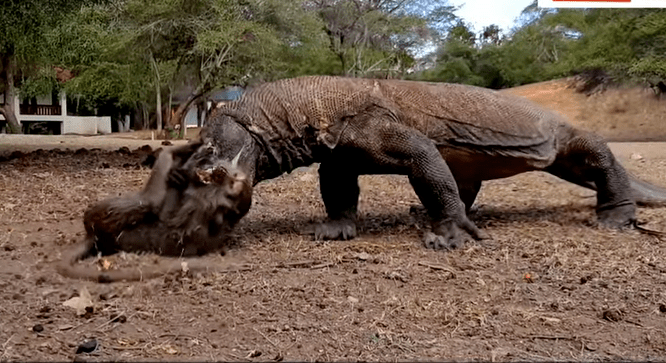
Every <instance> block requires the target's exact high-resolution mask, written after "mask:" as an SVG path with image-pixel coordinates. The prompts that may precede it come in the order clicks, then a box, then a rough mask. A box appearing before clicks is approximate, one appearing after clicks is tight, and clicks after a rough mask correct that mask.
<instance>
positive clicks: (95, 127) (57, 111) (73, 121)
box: [0, 91, 111, 135]
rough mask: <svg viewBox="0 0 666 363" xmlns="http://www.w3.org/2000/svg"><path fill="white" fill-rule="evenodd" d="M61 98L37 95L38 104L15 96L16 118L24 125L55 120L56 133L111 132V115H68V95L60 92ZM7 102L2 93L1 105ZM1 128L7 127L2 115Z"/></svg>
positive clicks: (85, 133) (0, 116) (0, 95)
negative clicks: (26, 102) (25, 101)
mask: <svg viewBox="0 0 666 363" xmlns="http://www.w3.org/2000/svg"><path fill="white" fill-rule="evenodd" d="M59 98H60V99H59V100H58V98H57V97H51V96H50V95H46V96H41V97H37V103H36V104H30V105H28V104H21V103H20V100H19V97H18V96H16V97H14V100H12V101H13V102H14V110H16V113H17V114H16V118H17V119H18V121H19V122H20V123H21V125H22V126H23V128H24V130H25V128H26V126H27V124H29V123H31V122H49V123H51V122H54V123H58V125H53V126H55V127H53V128H52V129H54V130H55V132H54V134H84V135H95V134H100V133H101V134H107V133H111V117H110V116H70V115H67V95H66V94H65V92H64V91H63V92H61V93H60V97H59ZM58 101H59V102H58ZM4 104H5V95H4V94H0V105H4ZM0 125H2V126H0V128H1V129H4V128H5V127H6V120H5V118H4V117H3V116H2V115H0Z"/></svg>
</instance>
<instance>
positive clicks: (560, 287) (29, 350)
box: [0, 153, 666, 361]
mask: <svg viewBox="0 0 666 363" xmlns="http://www.w3.org/2000/svg"><path fill="white" fill-rule="evenodd" d="M114 155H115V156H114ZM101 159H104V160H105V162H108V163H110V167H109V168H108V169H105V168H100V167H99V164H98V163H99V162H100V160H101ZM136 162H138V159H130V160H129V164H130V165H128V166H126V167H123V165H124V164H126V163H128V160H126V159H124V157H122V158H121V157H120V156H119V155H118V154H105V155H101V154H99V155H95V154H94V153H93V154H91V155H86V156H78V157H73V156H69V157H67V156H63V157H57V158H53V157H40V158H35V159H24V160H23V161H21V160H15V161H12V162H9V163H5V164H3V165H2V173H0V175H2V177H0V187H1V188H2V189H3V190H4V191H5V194H4V197H3V198H4V200H3V203H2V205H3V207H2V208H1V209H0V217H1V220H2V221H3V222H2V226H0V228H2V229H3V230H7V231H9V232H8V233H7V234H5V235H4V236H2V237H0V244H1V245H0V250H1V251H3V252H2V253H3V264H2V265H3V266H2V267H1V268H0V272H2V274H3V279H2V287H3V291H2V292H1V293H0V294H1V295H2V297H3V298H4V299H5V303H4V304H3V306H2V307H0V312H1V313H2V315H3V316H6V317H9V318H8V319H7V320H6V321H5V322H4V324H3V327H2V328H0V343H5V347H4V349H3V353H2V355H3V359H4V360H17V359H18V360H21V359H26V358H27V357H30V359H39V360H41V359H45V360H46V359H49V360H51V359H57V360H64V359H71V358H72V357H73V356H74V354H73V353H74V351H75V350H76V345H78V344H79V343H81V342H82V341H83V340H85V339H87V338H93V337H94V338H96V339H97V340H98V342H100V348H99V349H98V351H96V352H95V353H92V354H91V355H88V357H87V358H86V359H93V360H146V359H148V360H164V359H168V360H252V361H253V360H279V359H281V358H283V359H286V360H329V361H330V360H415V359H421V360H422V359H433V360H440V359H444V358H445V359H447V360H465V361H468V360H475V359H483V360H497V361H506V360H568V361H573V360H575V361H590V360H608V359H613V360H617V359H623V360H625V359H641V360H642V359H659V357H664V348H663V347H664V343H666V333H665V330H664V327H665V326H666V325H665V323H666V315H665V314H664V313H663V312H662V311H661V310H660V309H663V308H661V306H662V305H663V304H664V303H665V302H666V296H665V295H664V292H663V289H662V288H661V286H663V284H664V283H666V278H664V272H666V265H664V263H663V261H664V257H665V256H666V250H665V249H664V245H663V243H662V242H661V241H659V240H658V239H656V238H654V237H651V236H646V235H641V234H638V233H634V232H626V233H620V232H616V231H609V230H601V229H597V228H594V227H593V224H594V219H595V218H594V210H593V205H594V198H590V197H589V196H590V193H589V192H587V191H585V190H583V189H581V188H579V187H576V186H572V185H570V184H567V183H564V182H561V181H559V180H558V179H556V178H554V177H551V176H549V175H547V174H542V173H530V174H525V175H521V176H518V177H514V178H509V179H504V180H498V181H494V182H489V183H487V185H485V186H484V188H483V189H482V192H481V194H480V196H479V200H478V202H479V204H480V206H481V207H480V210H479V212H478V213H477V215H476V216H475V217H474V220H475V221H476V222H477V223H478V225H479V226H480V227H482V228H483V229H484V230H486V231H487V232H489V233H490V234H491V235H492V236H493V237H494V240H492V241H490V242H488V243H486V244H484V245H480V244H478V243H474V242H472V243H469V244H468V245H467V246H466V247H465V248H463V249H461V250H457V251H451V252H433V251H429V250H426V249H424V248H423V247H422V246H421V242H420V238H421V230H422V229H424V228H426V226H427V221H426V220H425V219H424V217H423V216H421V215H418V214H417V215H412V214H410V213H409V207H410V206H411V205H412V204H416V203H417V201H418V200H417V198H416V196H415V195H414V193H413V191H412V190H411V188H410V186H409V184H408V182H407V180H406V178H404V177H399V176H373V177H362V178H361V189H362V193H361V203H360V211H361V219H360V233H361V236H360V237H359V238H357V239H355V240H353V241H349V242H325V243H317V242H313V241H311V239H310V237H309V236H304V235H301V234H300V233H299V232H300V230H302V229H303V227H304V226H307V225H308V224H309V223H311V222H313V221H317V220H320V219H322V218H323V216H324V209H323V205H322V203H321V201H320V199H319V197H318V195H317V189H318V182H317V178H316V169H305V170H299V171H296V172H294V173H292V174H291V175H285V176H283V177H280V178H278V179H276V180H273V181H270V182H265V183H261V184H259V186H258V187H257V189H256V198H255V203H254V207H253V209H252V210H251V212H250V214H249V215H248V216H247V217H246V218H245V219H244V220H243V221H242V222H241V225H240V226H239V229H238V231H237V237H236V238H235V245H234V246H233V247H232V249H231V250H230V253H229V255H227V256H224V257H222V256H208V257H206V258H207V259H210V260H212V261H213V262H216V261H219V263H232V262H235V263H242V264H246V266H248V267H249V269H248V270H245V271H236V272H229V273H224V274H204V275H198V276H187V275H183V274H182V273H175V274H173V275H167V276H165V277H163V278H158V279H155V280H152V281H146V282H141V283H134V284H129V283H118V284H113V285H100V284H94V283H78V282H73V281H71V280H66V279H63V278H61V277H60V276H57V275H55V274H54V273H53V270H52V262H53V261H55V260H56V259H57V258H58V257H59V251H60V250H61V248H63V246H64V245H69V244H71V243H73V241H77V240H79V239H80V238H81V234H82V232H83V228H82V226H81V225H80V216H81V214H82V212H83V209H84V208H85V205H86V204H87V203H88V202H89V201H93V200H97V199H100V198H103V197H105V196H108V195H110V194H114V193H117V192H118V191H121V190H122V191H127V190H129V189H137V188H139V186H140V185H141V183H142V181H143V180H144V179H145V178H146V177H147V175H148V171H147V170H143V169H136V166H134V165H133V163H136ZM629 163H630V164H629V165H628V166H629V167H630V168H631V169H632V170H634V171H635V172H636V173H637V174H641V175H646V174H648V173H650V174H652V176H653V177H654V176H655V175H656V176H658V177H661V176H663V175H664V173H666V165H665V164H664V162H663V160H656V159H648V160H645V159H643V160H630V161H629ZM95 185H96V186H97V187H94V186H95ZM10 204H12V205H14V207H11V208H9V207H8V205H10ZM640 217H641V219H645V220H650V221H652V222H656V223H653V225H652V226H653V227H654V228H664V229H666V225H664V223H663V221H664V220H666V218H665V217H666V210H664V209H651V210H641V212H640ZM155 258H156V257H154V256H151V255H142V256H137V255H133V254H126V255H122V254H121V255H118V256H114V257H112V258H111V261H112V262H113V263H114V264H116V265H118V266H123V265H136V264H139V265H140V264H148V263H152V261H153V260H154V259H155ZM90 263H94V261H93V262H90ZM527 274H529V275H527ZM81 285H83V286H86V287H87V288H88V290H89V291H90V292H91V293H92V296H93V297H94V299H93V300H94V301H95V303H96V309H95V312H94V313H92V314H88V315H87V316H83V317H77V316H76V315H75V313H74V311H73V310H71V309H69V308H67V307H65V306H62V302H64V301H65V300H67V299H69V298H70V297H72V296H74V295H75V294H76V293H77V291H78V288H79V286H81ZM119 316H123V317H124V318H118V317H119ZM120 321H126V322H120ZM36 324H41V325H42V326H43V327H44V331H43V332H41V333H39V334H38V333H35V332H32V331H30V329H31V328H32V327H33V326H34V325H36Z"/></svg>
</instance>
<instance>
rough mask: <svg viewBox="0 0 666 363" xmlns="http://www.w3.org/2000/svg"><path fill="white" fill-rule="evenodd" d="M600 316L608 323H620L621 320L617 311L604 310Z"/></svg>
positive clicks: (620, 315)
mask: <svg viewBox="0 0 666 363" xmlns="http://www.w3.org/2000/svg"><path fill="white" fill-rule="evenodd" d="M601 316H602V317H603V318H604V319H606V320H608V321H613V322H615V321H620V320H622V314H621V313H620V311H618V310H604V312H603V313H602V314H601Z"/></svg>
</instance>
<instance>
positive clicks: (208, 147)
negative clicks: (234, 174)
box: [192, 113, 279, 185]
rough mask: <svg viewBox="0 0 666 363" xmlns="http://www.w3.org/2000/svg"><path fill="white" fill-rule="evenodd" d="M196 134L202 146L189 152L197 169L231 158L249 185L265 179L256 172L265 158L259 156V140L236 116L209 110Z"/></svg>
mask: <svg viewBox="0 0 666 363" xmlns="http://www.w3.org/2000/svg"><path fill="white" fill-rule="evenodd" d="M199 137H200V138H201V139H202V140H203V142H204V146H203V147H201V148H200V149H199V150H198V151H197V152H196V153H195V154H194V155H192V158H193V159H196V160H197V162H196V163H197V165H196V167H197V168H198V169H200V170H213V169H217V168H219V167H223V166H224V165H228V163H229V162H231V163H232V164H233V165H234V166H235V167H237V168H238V169H239V170H241V171H242V172H243V173H245V174H246V175H247V178H248V182H249V183H250V184H251V185H255V184H256V183H257V182H259V181H261V180H263V179H266V177H265V176H263V175H257V172H261V173H262V174H263V172H264V171H265V170H264V169H266V168H263V167H261V168H260V167H259V165H258V164H259V163H261V162H266V160H264V159H265V157H262V156H263V153H262V145H261V140H259V137H258V136H257V135H255V134H253V133H252V132H251V131H250V130H248V129H247V126H246V125H245V124H244V123H242V122H239V119H238V117H237V116H233V115H227V114H223V115H220V114H219V113H215V114H212V115H211V117H210V118H209V120H208V123H207V124H206V126H205V127H204V128H202V130H201V133H200V134H199ZM268 169H270V168H268ZM278 173H279V172H278ZM278 175H279V174H278Z"/></svg>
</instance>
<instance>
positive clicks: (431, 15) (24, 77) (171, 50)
mask: <svg viewBox="0 0 666 363" xmlns="http://www.w3.org/2000/svg"><path fill="white" fill-rule="evenodd" d="M457 10H458V8H456V7H455V6H452V5H451V4H449V3H448V2H447V1H446V0H437V1H425V0H284V1H283V0H75V1H74V0H68V1H65V0H39V1H38V0H21V1H18V0H9V1H8V2H5V5H3V6H2V7H0V31H2V33H3V34H5V36H4V37H3V38H0V60H1V61H2V62H1V63H0V67H1V68H0V80H2V82H1V84H0V91H2V92H5V94H6V96H7V98H8V99H11V98H12V97H13V95H15V94H18V93H20V94H21V95H22V96H33V95H38V94H44V93H48V92H51V91H54V90H56V91H57V90H58V89H60V88H62V87H64V88H65V89H66V90H67V91H68V94H70V95H76V97H77V99H78V100H79V102H78V103H77V105H78V107H80V108H81V109H89V110H92V109H94V108H97V107H101V105H105V106H104V107H111V108H114V109H116V110H118V111H117V112H119V113H132V112H134V114H135V115H136V114H138V115H143V117H141V119H142V122H141V123H139V122H135V126H142V127H155V128H158V129H159V128H161V127H162V126H168V127H173V126H174V125H175V124H177V123H180V122H182V121H183V119H184V115H185V113H186V112H187V109H188V107H190V106H191V105H193V104H198V105H200V104H201V102H202V100H204V99H205V97H206V95H207V94H209V93H210V92H211V91H213V90H215V89H220V88H224V87H227V86H230V85H241V86H243V85H247V84H249V83H252V82H260V81H267V80H273V79H278V78H284V77H294V76H299V75H311V74H330V75H347V76H356V77H391V78H410V79H417V80H428V81H438V82H457V83H467V84H473V85H478V86H484V87H491V88H504V87H512V86H516V85H520V84H525V83H531V82H537V81H542V80H547V79H552V78H555V77H562V76H567V75H571V74H575V73H576V72H585V71H588V70H603V71H604V72H607V73H608V74H609V75H611V77H613V79H616V80H618V81H634V82H636V81H647V82H650V83H657V82H659V81H662V82H663V81H664V80H665V79H666V60H665V59H666V57H664V55H665V52H666V10H662V9H559V10H556V9H541V8H539V7H538V6H537V3H536V1H534V3H532V4H531V5H530V6H528V7H526V8H525V9H524V11H523V12H522V14H521V16H520V17H519V18H518V20H517V22H516V24H515V26H514V28H513V29H511V30H509V31H505V30H502V29H500V28H499V27H498V26H497V25H490V26H486V27H484V28H483V29H474V28H473V27H472V26H471V25H470V24H467V23H466V22H465V21H464V20H463V19H460V18H459V17H458V16H457V15H456V12H457ZM427 49H434V51H432V52H431V53H428V52H427V51H426V50H427ZM54 67H61V68H64V69H68V70H70V71H72V73H73V74H74V76H75V77H74V78H73V79H72V80H70V81H68V82H67V83H65V84H64V86H63V85H62V84H61V83H59V82H57V81H56V77H55V70H54V69H55V68H54ZM173 108H175V113H174V114H173V119H172V120H169V118H170V115H171V112H170V110H171V109H173ZM136 110H140V112H136ZM14 112H15V110H13V105H12V103H11V102H8V103H5V105H3V107H2V108H0V114H2V115H3V116H4V117H5V119H7V120H8V123H9V130H10V131H18V127H19V125H18V122H16V118H15V117H13V113H14ZM91 112H92V111H91ZM149 115H153V116H152V117H149ZM163 116H166V119H165V120H162V117H163ZM183 126H184V125H183Z"/></svg>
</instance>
